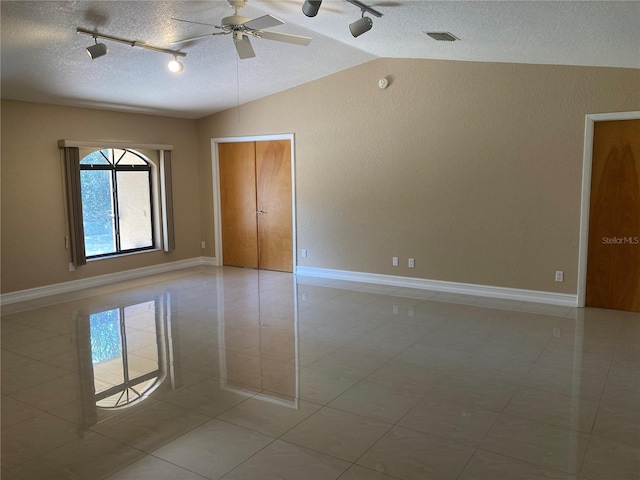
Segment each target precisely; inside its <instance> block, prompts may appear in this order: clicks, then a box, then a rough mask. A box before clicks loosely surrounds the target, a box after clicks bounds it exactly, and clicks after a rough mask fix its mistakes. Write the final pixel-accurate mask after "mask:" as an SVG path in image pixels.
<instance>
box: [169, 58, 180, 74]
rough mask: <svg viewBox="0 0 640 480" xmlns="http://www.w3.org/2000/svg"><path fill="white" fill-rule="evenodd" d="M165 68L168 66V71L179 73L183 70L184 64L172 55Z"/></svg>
mask: <svg viewBox="0 0 640 480" xmlns="http://www.w3.org/2000/svg"><path fill="white" fill-rule="evenodd" d="M167 68H169V71H170V72H173V73H180V72H181V71H182V70H184V64H183V63H182V62H180V61H179V60H178V57H173V60H171V61H170V62H169V63H168V64H167Z"/></svg>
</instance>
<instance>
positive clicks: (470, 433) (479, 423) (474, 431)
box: [398, 397, 499, 446]
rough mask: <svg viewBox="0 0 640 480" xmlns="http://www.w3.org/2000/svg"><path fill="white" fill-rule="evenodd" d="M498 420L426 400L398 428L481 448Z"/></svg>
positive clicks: (488, 414)
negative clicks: (481, 443)
mask: <svg viewBox="0 0 640 480" xmlns="http://www.w3.org/2000/svg"><path fill="white" fill-rule="evenodd" d="M498 416H499V414H498V413H495V412H491V411H488V410H482V409H479V408H475V407H469V406H467V405H464V404H461V403H456V402H452V401H451V400H446V399H442V398H429V397H426V398H424V399H422V400H420V402H418V404H417V405H416V406H415V407H413V408H412V409H411V410H410V411H409V413H407V414H406V415H405V416H404V417H402V419H401V420H400V421H399V422H398V425H400V426H403V427H406V428H410V429H413V430H418V431H420V432H423V433H428V434H430V435H434V436H436V437H442V438H447V439H449V440H455V441H458V442H460V443H464V444H468V445H471V446H478V445H479V444H480V442H482V440H483V439H484V437H485V435H486V434H487V432H488V431H489V429H490V428H491V427H492V426H493V424H494V422H495V421H496V419H497V418H498Z"/></svg>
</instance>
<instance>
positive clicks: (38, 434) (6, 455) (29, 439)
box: [1, 413, 78, 469]
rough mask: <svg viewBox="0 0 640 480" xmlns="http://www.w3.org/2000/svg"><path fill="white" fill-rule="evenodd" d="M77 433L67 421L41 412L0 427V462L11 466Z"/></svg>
mask: <svg viewBox="0 0 640 480" xmlns="http://www.w3.org/2000/svg"><path fill="white" fill-rule="evenodd" d="M77 437H78V432H77V429H76V427H75V426H74V425H72V424H71V423H68V422H65V421H64V420H61V419H59V418H56V417H54V416H53V415H49V414H48V413H43V414H41V415H38V416H36V417H32V418H29V419H27V420H25V421H23V422H20V423H16V424H14V425H12V426H10V427H7V428H4V426H3V428H2V444H1V445H2V466H3V467H4V468H8V469H11V468H13V467H16V466H18V465H20V464H22V463H24V462H26V461H28V460H32V459H34V458H35V457H37V456H38V455H41V454H43V453H46V452H48V451H50V450H53V449H54V448H56V447H59V446H61V445H64V444H65V443H68V442H71V441H73V440H75V439H76V438H77Z"/></svg>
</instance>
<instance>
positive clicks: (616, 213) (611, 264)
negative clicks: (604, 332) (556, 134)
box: [586, 120, 640, 312]
mask: <svg viewBox="0 0 640 480" xmlns="http://www.w3.org/2000/svg"><path fill="white" fill-rule="evenodd" d="M586 305H587V306H589V307H600V308H611V309H615V310H627V311H635V312H638V311H640V120H621V121H610V122H597V123H596V124H595V126H594V139H593V160H592V176H591V205H590V212H589V252H588V256H587V292H586Z"/></svg>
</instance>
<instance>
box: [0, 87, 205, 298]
mask: <svg viewBox="0 0 640 480" xmlns="http://www.w3.org/2000/svg"><path fill="white" fill-rule="evenodd" d="M60 139H69V140H115V141H121V142H136V143H156V144H172V145H174V147H175V150H174V151H173V157H172V165H173V198H174V210H175V226H176V250H175V252H173V253H171V254H167V253H164V252H149V253H144V254H139V255H131V256H126V257H121V258H114V259H108V260H100V261H95V262H90V263H89V264H88V265H86V266H84V267H79V268H78V269H76V271H75V272H69V262H70V260H71V259H70V252H69V250H68V249H66V248H65V242H64V237H65V236H66V235H67V231H66V227H65V202H64V190H63V180H62V169H61V159H60V153H59V150H58V146H57V142H58V140H60ZM1 249H2V250H1V259H0V261H1V264H2V293H8V292H13V291H18V290H24V289H29V288H34V287H39V286H44V285H50V284H55V283H60V282H66V281H70V280H78V279H82V278H87V277H91V276H95V275H103V274H107V273H113V272H119V271H122V270H128V269H132V268H139V267H146V266H150V265H156V264H160V263H165V262H171V261H177V260H183V259H187V258H193V257H198V256H200V253H201V250H200V197H199V192H198V152H197V128H196V122H195V121H193V120H183V119H176V118H167V117H157V116H150V115H134V114H128V113H115V112H108V111H102V110H91V109H80V108H68V107H59V106H52V105H41V104H35V103H26V102H15V101H4V100H3V101H2V244H1Z"/></svg>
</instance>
